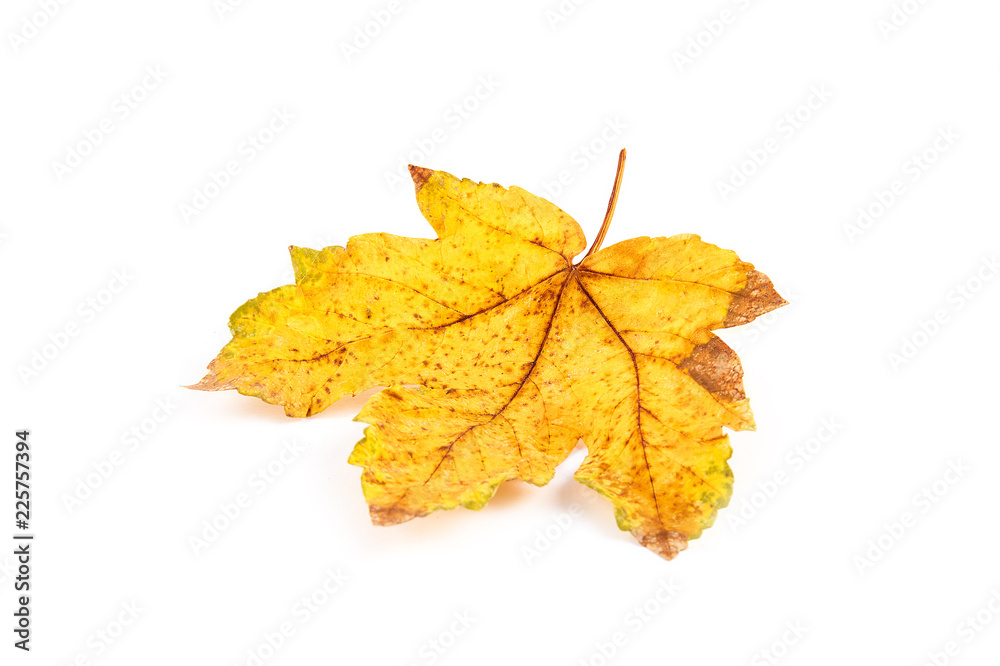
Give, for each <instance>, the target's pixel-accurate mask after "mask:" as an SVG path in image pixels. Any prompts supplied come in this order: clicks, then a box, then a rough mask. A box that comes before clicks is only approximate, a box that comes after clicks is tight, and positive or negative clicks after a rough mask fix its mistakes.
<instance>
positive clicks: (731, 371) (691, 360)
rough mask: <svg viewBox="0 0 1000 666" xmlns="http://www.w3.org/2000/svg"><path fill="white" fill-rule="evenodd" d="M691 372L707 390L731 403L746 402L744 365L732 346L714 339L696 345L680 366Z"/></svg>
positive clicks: (692, 376)
mask: <svg viewBox="0 0 1000 666" xmlns="http://www.w3.org/2000/svg"><path fill="white" fill-rule="evenodd" d="M678 367H679V368H680V369H681V370H683V371H685V372H686V373H688V375H689V376H690V377H691V379H693V380H695V381H696V382H698V383H699V384H700V385H701V386H703V387H704V388H705V390H706V391H708V392H709V393H712V394H713V395H717V396H719V397H721V398H724V399H725V400H727V401H729V402H737V401H739V400H745V399H746V397H747V395H746V393H745V392H744V390H743V365H742V364H741V363H740V357H739V356H737V355H736V352H734V351H733V350H732V349H731V348H730V347H729V345H727V344H726V343H725V342H723V341H722V340H721V339H719V338H717V337H715V336H713V337H712V339H711V340H709V341H708V342H706V343H704V344H701V345H697V346H695V348H694V349H692V350H691V355H690V356H688V357H687V358H686V359H684V361H683V362H682V363H681V364H680V365H679V366H678Z"/></svg>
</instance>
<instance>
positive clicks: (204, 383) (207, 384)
mask: <svg viewBox="0 0 1000 666" xmlns="http://www.w3.org/2000/svg"><path fill="white" fill-rule="evenodd" d="M181 388H186V389H191V390H193V391H228V390H230V389H234V388H236V384H234V383H233V381H232V380H229V381H225V382H224V381H220V380H219V378H218V377H217V376H216V375H215V373H213V372H210V373H208V374H207V375H205V376H204V377H202V379H201V381H200V382H198V383H197V384H191V385H190V386H182V387H181Z"/></svg>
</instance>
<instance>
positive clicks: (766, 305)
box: [722, 271, 788, 327]
mask: <svg viewBox="0 0 1000 666" xmlns="http://www.w3.org/2000/svg"><path fill="white" fill-rule="evenodd" d="M782 305H788V301H786V300H785V299H783V298H782V297H781V296H780V295H779V294H778V292H777V291H775V289H774V285H773V284H771V280H770V278H768V277H767V276H766V275H764V274H763V273H761V272H760V271H749V272H748V273H747V283H746V286H745V287H743V289H741V290H740V291H739V292H738V293H736V294H733V301H732V303H730V304H729V311H728V312H726V319H725V321H724V322H723V323H722V326H723V327H729V326H739V325H740V324H746V323H749V322H751V321H753V320H754V319H756V318H757V317H759V316H761V315H762V314H766V313H768V312H770V311H771V310H775V309H777V308H780V307H781V306H782Z"/></svg>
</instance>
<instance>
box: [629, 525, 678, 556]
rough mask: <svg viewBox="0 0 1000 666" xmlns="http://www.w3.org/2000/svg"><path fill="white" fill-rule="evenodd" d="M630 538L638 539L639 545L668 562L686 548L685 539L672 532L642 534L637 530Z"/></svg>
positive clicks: (633, 531)
mask: <svg viewBox="0 0 1000 666" xmlns="http://www.w3.org/2000/svg"><path fill="white" fill-rule="evenodd" d="M632 536H634V537H635V538H636V539H638V541H639V543H640V544H642V545H643V546H645V547H646V548H649V549H650V550H651V551H653V552H654V553H656V554H657V555H659V556H660V557H662V558H665V559H668V560H672V559H674V558H675V557H677V555H678V554H679V553H680V552H681V551H682V550H684V549H686V548H687V547H688V539H687V537H686V536H684V535H683V534H681V533H680V532H675V531H673V530H663V531H662V532H657V533H656V534H644V533H641V532H639V531H638V530H632Z"/></svg>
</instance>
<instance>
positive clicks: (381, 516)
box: [368, 505, 422, 526]
mask: <svg viewBox="0 0 1000 666" xmlns="http://www.w3.org/2000/svg"><path fill="white" fill-rule="evenodd" d="M368 515H369V516H370V517H371V519H372V525H379V526H388V525H399V524H400V523H405V522H406V521H408V520H413V519H414V518H418V517H420V516H421V515H422V514H419V513H414V512H412V511H407V510H406V509H403V508H401V507H398V506H387V507H382V506H374V505H372V506H369V507H368Z"/></svg>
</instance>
